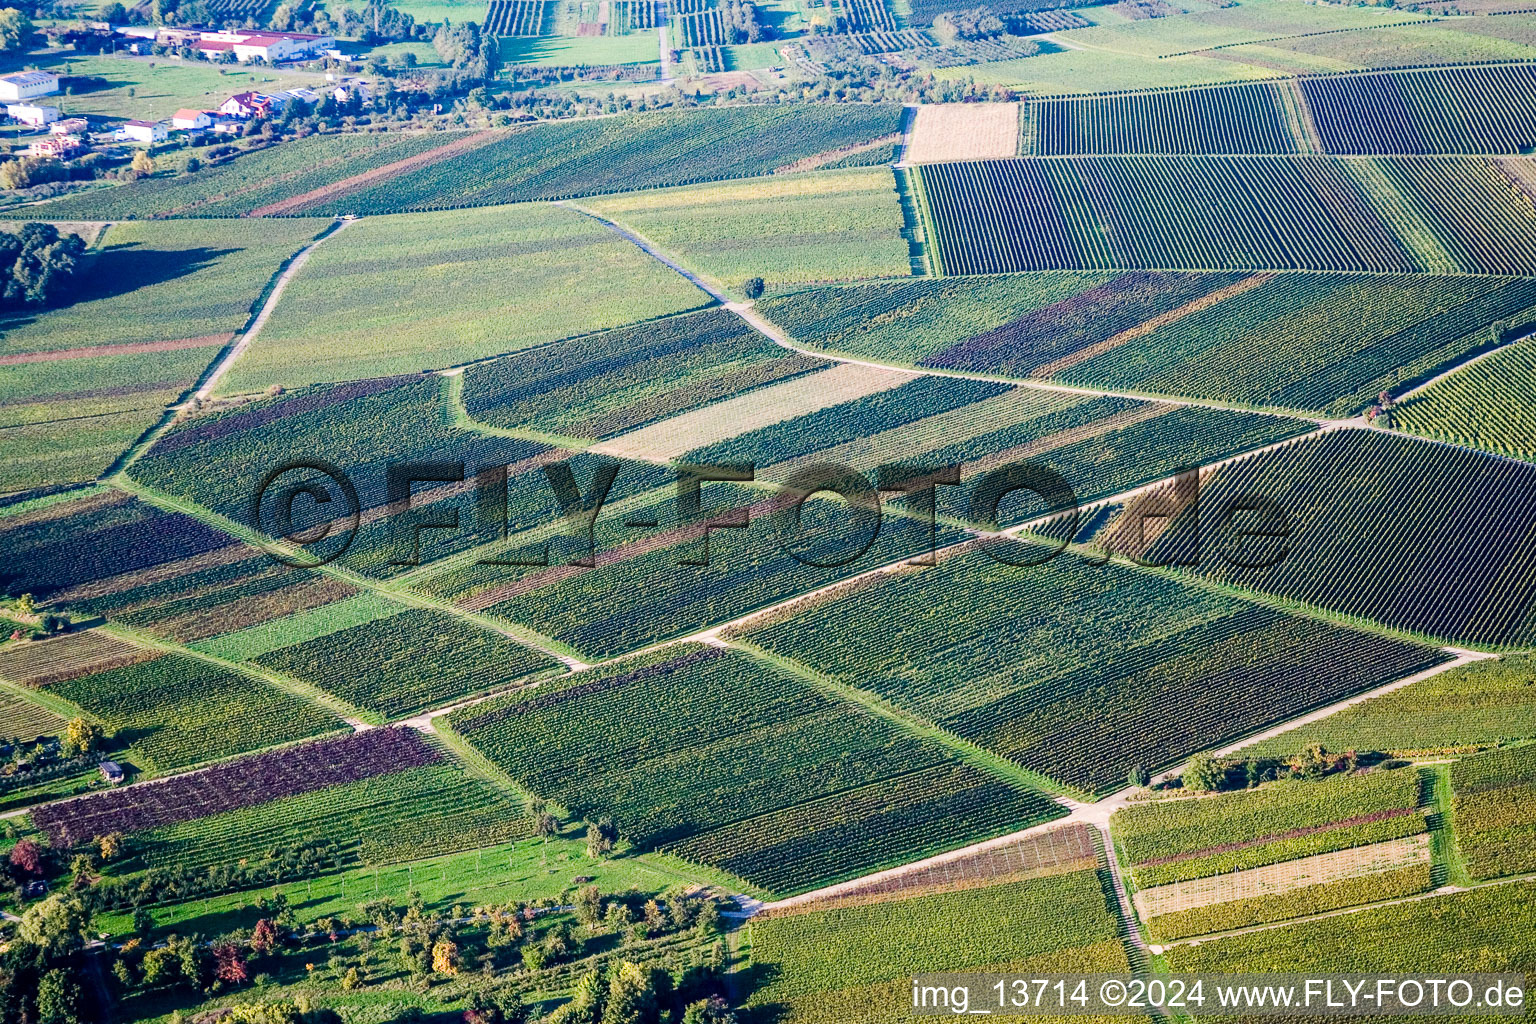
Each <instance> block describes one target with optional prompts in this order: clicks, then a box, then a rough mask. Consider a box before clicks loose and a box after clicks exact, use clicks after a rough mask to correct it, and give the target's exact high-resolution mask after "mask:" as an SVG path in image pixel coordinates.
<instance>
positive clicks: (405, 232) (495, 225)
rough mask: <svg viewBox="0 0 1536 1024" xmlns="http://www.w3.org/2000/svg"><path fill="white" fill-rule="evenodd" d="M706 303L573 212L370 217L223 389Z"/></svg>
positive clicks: (391, 364) (423, 358) (474, 354)
mask: <svg viewBox="0 0 1536 1024" xmlns="http://www.w3.org/2000/svg"><path fill="white" fill-rule="evenodd" d="M708 302H709V297H708V296H707V295H705V294H704V293H703V292H701V291H699V290H698V289H697V288H695V287H693V286H692V285H690V284H689V283H688V282H687V281H684V280H682V279H681V278H679V277H678V276H677V275H675V274H672V273H671V272H669V271H668V270H667V269H666V268H665V267H662V266H660V265H659V264H657V263H656V262H654V261H653V260H650V259H648V258H647V257H646V256H645V255H644V254H643V253H641V252H639V250H637V249H635V248H634V247H633V246H632V245H630V244H629V243H628V242H625V241H624V240H623V239H621V238H619V237H617V236H616V235H614V234H613V233H612V232H610V231H609V230H608V229H607V228H605V227H603V226H602V225H601V224H598V223H596V222H594V221H591V220H589V219H587V218H585V217H582V216H581V215H580V214H577V213H574V212H572V211H568V210H557V209H549V208H542V207H534V208H530V207H519V208H504V209H494V210H464V211H458V212H454V213H440V214H434V215H432V216H430V217H422V216H405V217H399V218H379V219H367V220H364V221H362V222H360V223H357V224H353V225H349V226H348V227H347V228H344V229H343V230H342V232H341V233H340V234H338V235H337V236H336V237H335V238H334V239H328V240H327V241H326V242H325V243H324V244H323V245H321V246H320V247H319V248H317V249H316V250H315V252H314V257H313V259H311V260H310V262H309V265H308V266H306V267H305V271H304V273H303V274H302V275H300V276H299V277H297V278H296V279H295V280H294V282H293V284H292V286H291V287H290V288H289V289H288V291H287V292H285V293H284V295H283V298H282V300H281V302H279V304H278V306H277V309H276V310H275V311H274V312H273V315H272V319H271V321H270V322H269V323H268V324H267V326H266V328H265V329H264V330H263V331H262V333H261V336H260V337H259V338H258V339H257V341H256V343H255V344H254V345H253V346H252V347H251V350H250V352H249V353H248V354H247V355H246V356H245V358H243V359H242V360H241V361H240V362H239V363H238V364H237V365H236V366H235V368H234V370H233V372H231V373H230V375H229V376H228V377H227V378H226V379H225V381H224V382H223V384H222V386H221V389H222V390H223V391H225V392H226V393H239V392H249V391H260V390H262V389H264V388H266V387H268V386H270V385H273V384H280V385H283V386H294V385H299V384H311V383H314V382H317V381H330V380H355V379H359V378H364V377H381V376H385V375H388V374H396V373H414V372H417V371H420V370H424V369H432V368H435V367H442V366H452V365H454V364H457V363H465V362H469V361H471V360H474V359H483V358H485V357H486V356H492V355H496V354H498V353H501V352H510V351H513V350H516V349H524V348H528V347H529V346H532V345H538V344H541V343H543V342H547V341H554V340H556V339H558V338H565V337H570V336H571V335H575V334H585V333H587V332H589V331H595V330H602V329H604V328H609V327H617V326H619V325H621V324H624V323H630V322H633V321H636V320H647V319H650V318H651V317H656V316H663V315H665V314H668V313H676V312H679V311H681V310H685V309H690V308H694V307H697V306H702V305H706V304H708ZM385 339H388V341H387V342H386V341H385Z"/></svg>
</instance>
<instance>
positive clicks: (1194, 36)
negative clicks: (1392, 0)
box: [1067, 0, 1423, 57]
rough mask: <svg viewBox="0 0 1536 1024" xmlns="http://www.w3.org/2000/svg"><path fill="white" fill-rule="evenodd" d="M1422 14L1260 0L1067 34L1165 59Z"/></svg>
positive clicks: (1090, 44)
mask: <svg viewBox="0 0 1536 1024" xmlns="http://www.w3.org/2000/svg"><path fill="white" fill-rule="evenodd" d="M1421 18H1423V15H1416V14H1410V13H1405V12H1402V11H1397V10H1393V9H1392V8H1374V7H1363V8H1355V7H1317V6H1312V5H1307V6H1297V5H1296V4H1291V3H1283V2H1274V0H1259V2H1256V3H1255V2H1248V3H1241V4H1237V5H1234V6H1232V7H1228V8H1224V9H1221V10H1216V11H1212V10H1206V9H1200V10H1198V11H1196V12H1195V13H1191V14H1174V15H1172V16H1170V17H1166V18H1158V19H1155V20H1154V21H1153V22H1152V23H1151V24H1148V25H1143V24H1139V23H1137V22H1130V23H1128V24H1124V25H1106V26H1095V27H1092V28H1083V29H1076V30H1074V31H1072V32H1071V33H1068V34H1067V38H1068V39H1070V40H1072V41H1073V42H1076V43H1079V44H1080V45H1083V46H1086V47H1089V48H1092V49H1109V50H1116V51H1119V52H1123V53H1129V54H1139V55H1143V56H1151V57H1166V56H1170V55H1172V54H1180V53H1189V52H1192V51H1197V50H1206V49H1209V48H1211V47H1215V46H1227V45H1231V44H1233V43H1245V42H1256V41H1258V40H1261V39H1263V40H1269V39H1274V38H1276V37H1284V36H1298V35H1304V34H1307V33H1311V32H1329V31H1338V30H1343V29H1367V28H1375V27H1377V26H1381V25H1397V24H1402V23H1404V22H1412V21H1417V20H1420V19H1421Z"/></svg>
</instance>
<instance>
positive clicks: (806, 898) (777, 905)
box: [753, 817, 1073, 915]
mask: <svg viewBox="0 0 1536 1024" xmlns="http://www.w3.org/2000/svg"><path fill="white" fill-rule="evenodd" d="M1072 825H1073V822H1072V820H1071V819H1070V817H1068V818H1052V819H1051V820H1050V821H1044V822H1041V823H1040V824H1038V825H1031V826H1029V827H1028V828H1024V829H1020V830H1019V831H1017V832H1010V833H1008V834H1007V835H1002V836H994V837H993V838H991V839H983V840H982V841H981V842H979V843H972V844H971V845H969V846H960V847H956V848H955V849H953V850H946V851H945V852H944V853H936V854H934V855H933V856H931V857H924V858H922V859H921V860H914V861H911V862H909V863H906V864H900V865H897V866H896V867H894V868H885V869H884V870H882V871H875V872H872V873H871V874H868V875H861V876H860V877H858V878H851V879H848V880H847V881H844V882H836V883H834V884H832V885H827V886H823V887H822V888H820V889H812V890H810V891H809V892H802V893H799V894H798V895H795V896H786V897H784V898H783V899H781V900H774V901H772V902H770V903H764V904H762V905H761V906H759V907H756V908H754V909H753V914H754V915H756V914H758V913H762V912H764V911H769V910H788V909H789V908H791V907H799V906H804V905H805V904H807V903H818V902H820V901H822V900H827V899H834V898H836V897H838V896H841V895H844V894H845V893H848V892H852V891H856V890H858V889H860V888H863V887H864V886H866V885H869V884H872V883H878V882H883V881H887V880H889V879H893V878H900V877H902V876H903V875H909V874H913V873H915V872H918V871H924V870H927V869H928V868H933V867H939V866H940V865H943V864H948V863H951V862H953V861H957V860H965V859H966V858H968V857H971V856H974V855H975V854H978V853H986V852H987V851H989V850H995V849H998V848H1000V847H1005V846H1009V845H1011V844H1013V843H1016V842H1018V841H1019V840H1021V839H1029V838H1032V837H1034V836H1037V835H1044V834H1045V833H1047V832H1053V831H1056V830H1057V829H1063V828H1071V827H1072Z"/></svg>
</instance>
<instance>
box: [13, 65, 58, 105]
mask: <svg viewBox="0 0 1536 1024" xmlns="http://www.w3.org/2000/svg"><path fill="white" fill-rule="evenodd" d="M58 91H59V76H58V75H56V74H54V73H53V72H51V71H17V72H15V73H14V74H9V75H0V100H6V101H8V102H14V101H17V100H33V99H37V97H39V96H52V95H53V94H54V93H56V92H58Z"/></svg>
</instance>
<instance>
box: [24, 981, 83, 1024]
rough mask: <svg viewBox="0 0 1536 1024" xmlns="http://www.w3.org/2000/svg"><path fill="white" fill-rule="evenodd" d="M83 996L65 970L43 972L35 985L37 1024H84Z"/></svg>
mask: <svg viewBox="0 0 1536 1024" xmlns="http://www.w3.org/2000/svg"><path fill="white" fill-rule="evenodd" d="M88 1019H89V1018H87V1017H86V1015H85V996H84V994H83V993H82V992H81V991H80V983H79V982H78V981H76V980H75V977H74V975H73V974H71V973H70V972H69V971H66V970H62V969H59V970H52V971H45V972H44V973H43V976H42V978H41V979H40V980H39V981H38V983H37V1024H85V1022H86V1021H87V1020H88Z"/></svg>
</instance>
